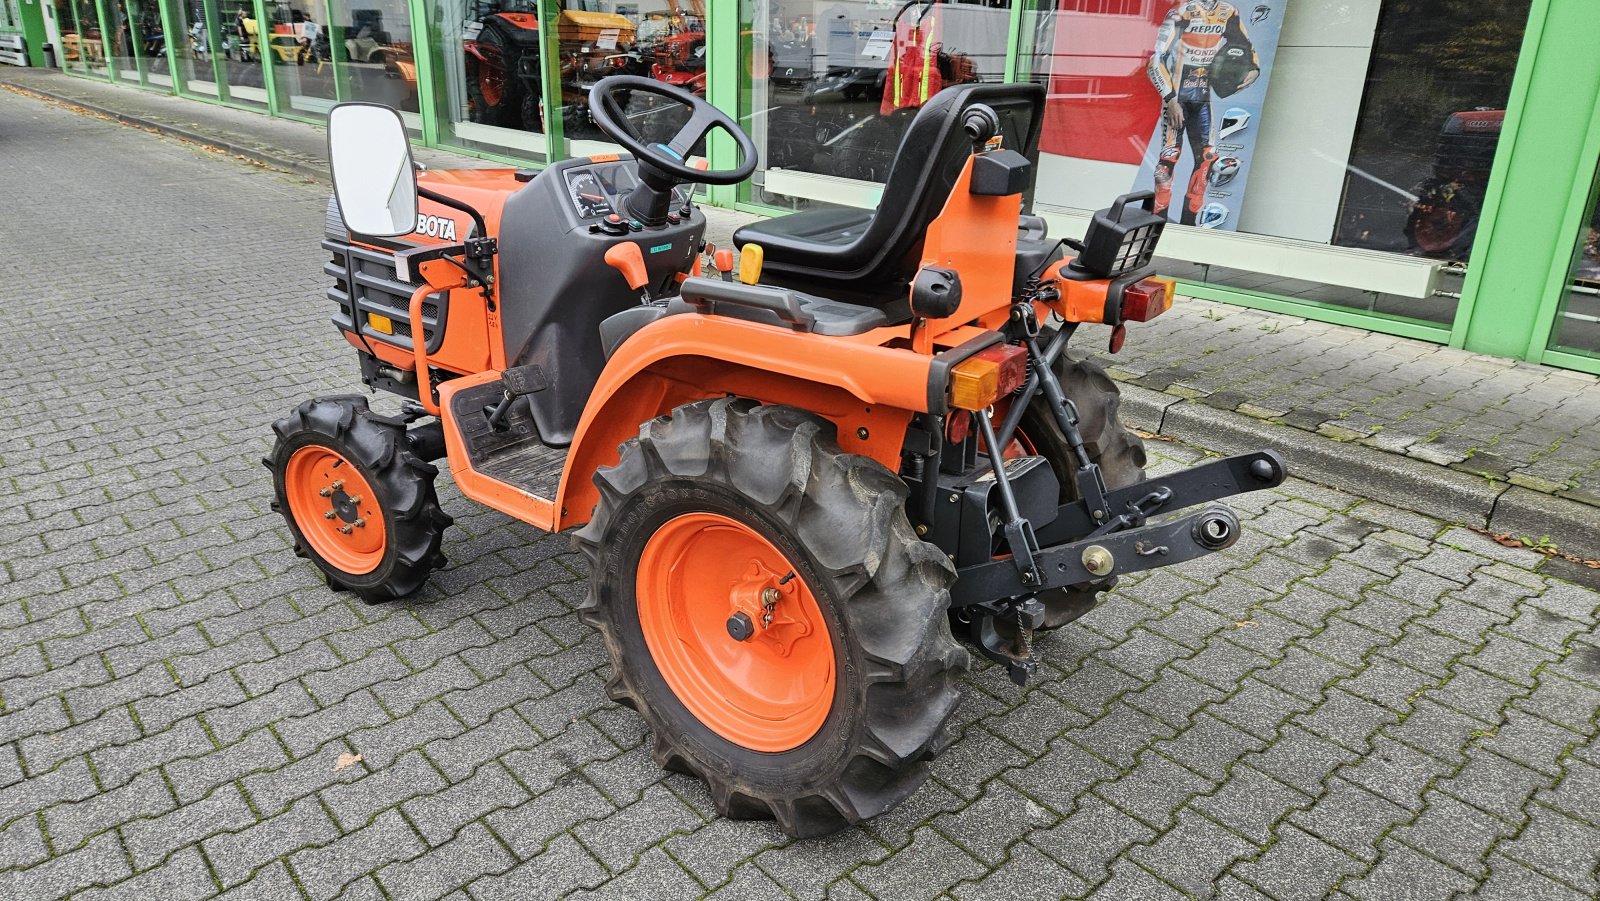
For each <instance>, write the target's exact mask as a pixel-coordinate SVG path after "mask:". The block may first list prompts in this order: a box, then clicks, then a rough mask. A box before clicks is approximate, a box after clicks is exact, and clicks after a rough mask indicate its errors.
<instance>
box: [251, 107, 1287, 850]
mask: <svg viewBox="0 0 1600 901" xmlns="http://www.w3.org/2000/svg"><path fill="white" fill-rule="evenodd" d="M630 93H631V94H639V93H649V94H653V95H656V97H657V99H659V100H660V101H662V102H666V103H672V104H676V105H680V106H681V107H682V108H683V113H684V116H685V121H686V124H685V125H684V126H683V127H682V129H681V130H680V131H678V133H677V134H676V135H675V136H672V137H671V138H670V139H669V140H659V141H657V140H645V139H641V138H639V137H638V136H636V135H635V134H633V133H632V132H631V131H630V130H629V128H628V125H627V122H628V120H627V117H626V116H625V115H624V114H623V108H624V107H623V104H624V102H625V100H624V98H625V97H626V96H628V95H629V94H630ZM590 104H591V108H592V110H593V114H594V117H595V119H596V121H597V122H598V123H599V125H600V126H601V127H602V128H603V129H604V130H605V132H606V133H607V134H608V135H609V136H610V138H611V139H612V140H613V141H615V142H616V143H617V144H619V145H621V146H622V147H623V148H625V149H626V150H627V153H626V154H607V155H601V156H592V157H584V158H578V159H570V160H565V161H562V162H559V163H555V164H552V165H550V166H548V167H546V168H544V169H542V170H539V171H537V172H535V171H530V170H517V171H514V170H510V169H505V170H477V171H437V170H428V171H421V172H419V171H417V170H416V168H415V167H414V165H413V163H412V160H411V156H410V151H409V148H408V145H407V141H406V135H405V129H404V126H403V125H402V123H401V121H400V119H399V116H398V114H396V113H395V112H394V111H393V110H390V109H387V108H385V107H381V106H375V105H370V104H344V105H341V106H339V107H336V108H335V109H334V110H333V112H332V115H331V117H330V119H329V129H328V132H329V137H328V141H329V153H330V157H331V160H332V167H333V178H334V186H335V197H334V199H333V200H332V201H330V205H329V208H328V215H327V222H326V239H325V241H324V242H323V245H322V246H323V247H324V248H325V249H326V250H327V251H328V252H329V255H330V261H329V262H328V263H327V264H326V272H327V274H328V275H329V277H330V278H331V279H332V282H333V287H331V288H330V289H329V290H328V297H329V298H330V299H331V300H332V302H333V304H334V307H335V313H334V320H333V321H334V324H335V325H336V326H337V328H338V329H339V331H340V333H341V334H342V335H343V336H344V338H345V340H346V341H348V342H349V344H350V346H351V347H352V348H353V349H354V350H355V351H356V354H357V358H358V360H359V362H360V366H361V374H362V380H363V382H365V384H366V385H368V386H369V387H370V388H372V389H379V390H383V391H387V392H392V393H394V394H398V395H400V396H401V398H403V401H402V402H401V404H400V407H399V412H397V413H394V414H381V413H379V412H377V411H375V410H373V409H370V408H369V407H368V404H367V401H366V400H365V398H364V397H363V396H360V395H337V396H329V397H321V398H316V399H313V400H308V401H305V402H304V403H302V404H300V406H299V407H297V408H296V409H295V410H293V411H292V412H290V413H289V414H288V415H287V416H285V417H284V418H282V419H280V420H278V421H277V422H276V423H274V425H273V429H274V431H275V432H276V435H277V440H276V444H275V445H274V447H273V449H272V452H271V454H270V455H269V457H268V458H267V460H266V463H267V466H268V467H269V468H270V469H271V471H272V477H273V481H274V489H275V495H276V497H275V506H276V508H277V509H278V510H280V511H281V512H282V514H283V515H284V517H285V518H286V519H287V521H288V525H289V529H290V531H291V533H292V537H293V540H294V545H295V548H296V550H297V551H298V552H299V553H300V554H302V555H303V556H305V557H307V558H309V559H310V560H311V561H312V562H313V563H315V564H316V566H317V567H319V568H320V569H321V570H322V572H323V573H325V574H326V576H327V581H328V584H329V586H330V587H332V588H334V589H339V590H347V591H351V592H354V593H355V594H357V595H359V596H360V597H361V598H362V599H363V600H366V601H369V602H381V601H389V600H392V599H395V598H401V597H404V596H406V595H408V594H410V593H412V592H413V591H415V590H416V589H417V588H418V587H419V586H421V585H422V583H423V581H424V580H425V579H426V578H427V576H428V574H429V572H430V571H431V570H433V569H435V568H437V567H440V566H443V565H444V564H445V558H444V555H443V553H442V552H441V538H442V536H443V534H444V531H445V529H446V527H447V526H449V524H450V522H451V520H450V517H449V516H447V515H446V514H445V513H444V512H443V511H442V510H441V508H440V504H439V501H438V500H437V498H436V495H435V491H434V479H435V476H436V474H437V471H438V470H437V469H436V467H435V465H434V463H435V461H438V460H447V461H448V464H449V470H450V475H451V477H452V478H453V479H454V481H455V484H456V486H457V487H458V488H459V490H460V492H461V494H463V495H464V496H465V497H466V498H467V499H469V500H471V501H475V502H477V503H480V504H484V505H486V506H488V507H492V508H494V509H495V510H499V511H501V512H503V513H504V514H506V515H508V516H511V517H515V518H517V519H520V520H522V521H524V522H527V523H531V524H533V525H534V526H537V527H538V528H540V529H544V530H548V531H550V532H557V531H562V530H568V529H570V530H573V531H572V539H573V541H574V542H575V544H576V546H577V547H578V548H580V549H581V550H582V552H583V553H584V554H585V555H586V556H587V558H588V561H589V566H590V576H589V588H588V595H587V598H586V600H585V601H584V602H583V603H582V606H581V613H582V616H583V618H584V620H585V621H586V622H588V623H589V624H591V625H592V626H593V627H594V628H595V629H597V630H598V631H599V633H600V635H601V637H602V638H603V641H604V646H605V648H606V651H607V652H608V654H609V656H610V663H611V666H610V681H609V683H608V691H609V694H610V696H611V697H612V698H614V699H615V700H617V701H619V702H621V703H623V704H626V705H628V706H630V707H632V708H633V709H635V710H637V711H638V713H639V716H640V717H642V718H643V720H644V721H645V723H646V724H647V725H648V726H649V729H650V731H651V732H652V733H653V736H654V738H653V742H654V744H653V750H654V757H655V759H656V761H657V762H658V763H659V764H660V765H662V766H664V767H667V768H670V769H674V770H677V771H681V772H685V773H691V774H694V775H696V776H698V777H700V778H703V779H704V780H705V781H706V783H707V784H708V785H709V787H710V791H711V795H712V797H713V799H714V801H715V804H716V808H717V810H718V811H720V812H721V813H722V814H723V815H725V816H730V817H740V818H762V817H772V818H776V820H777V822H778V824H779V825H780V826H781V827H782V828H783V829H784V830H785V831H786V832H788V833H789V834H791V835H795V836H807V835H816V834H821V833H826V832H829V831H832V830H836V829H839V828H842V827H844V826H846V825H848V824H852V823H857V822H860V821H862V820H864V819H866V818H868V817H872V816H874V815H876V814H880V813H883V812H884V811H886V810H889V809H890V808H892V807H894V806H895V805H896V804H898V803H899V802H900V801H902V800H904V799H905V798H906V797H907V796H908V795H910V794H911V793H912V792H914V791H915V790H916V789H917V787H918V786H919V785H920V784H921V783H922V782H923V780H924V779H925V777H926V775H927V769H926V762H927V761H928V760H929V759H930V758H931V757H932V756H933V755H935V754H937V753H938V752H939V751H940V749H941V748H942V747H943V746H944V744H945V742H946V739H947V736H946V732H947V729H946V726H947V721H948V720H949V719H950V716H951V714H952V713H953V712H954V711H955V709H956V705H957V702H958V700H959V692H960V676H961V674H962V672H963V671H964V670H965V669H966V667H967V664H968V653H967V651H966V650H965V649H964V647H963V645H962V644H961V643H958V641H957V638H960V639H962V640H964V641H965V642H966V643H967V644H969V645H970V646H972V647H975V648H976V649H977V650H978V651H979V652H980V653H982V654H984V655H985V656H986V657H988V658H990V659H992V660H994V661H997V662H998V663H999V664H1000V665H1002V666H1003V667H1004V668H1005V670H1006V671H1007V672H1008V673H1009V674H1010V676H1011V677H1012V678H1013V679H1014V680H1015V681H1017V682H1018V683H1019V684H1020V683H1022V682H1024V681H1026V679H1027V678H1028V676H1029V674H1030V673H1032V672H1033V671H1034V670H1035V668H1036V667H1037V665H1038V664H1037V660H1036V655H1035V653H1034V641H1035V637H1036V635H1037V634H1038V633H1040V632H1041V631H1043V630H1049V629H1055V628H1059V627H1061V626H1062V625H1064V624H1066V623H1068V622H1070V621H1072V620H1073V619H1075V618H1077V617H1078V616H1081V615H1083V614H1084V613H1086V612H1087V611H1089V610H1090V609H1091V608H1093V607H1094V606H1095V604H1096V603H1097V601H1098V599H1099V598H1100V597H1102V596H1103V594H1104V593H1105V592H1106V590H1107V589H1109V588H1110V587H1111V586H1112V585H1114V584H1115V582H1116V580H1117V577H1118V576H1119V575H1121V574H1123V573H1133V572H1138V571H1142V570H1148V569H1151V568H1154V567H1161V566H1168V565H1171V564H1174V563H1180V562H1183V561H1186V560H1190V559H1192V558H1195V557H1198V556H1201V555H1204V554H1209V553H1212V552H1215V551H1219V550H1222V549H1224V548H1227V547H1229V546H1230V545H1232V544H1233V543H1234V542H1235V541H1236V540H1237V539H1238V537H1239V532H1240V527H1239V522H1238V520H1237V519H1236V518H1235V516H1234V514H1233V513H1232V512H1230V511H1229V510H1228V508H1227V507H1225V506H1221V505H1218V504H1217V503H1215V502H1217V501H1219V500H1220V499H1223V498H1225V497H1228V496H1230V495H1233V494H1236V493H1239V492H1244V491H1252V490H1256V489H1261V488H1268V487H1271V486H1275V485H1278V484H1280V483H1281V482H1282V480H1283V479H1284V477H1285V474H1286V470H1285V465H1284V462H1283V460H1282V458H1281V457H1279V456H1278V455H1277V454H1276V453H1274V452H1272V451H1260V452H1256V453H1249V454H1242V455H1238V456H1233V457H1227V458H1223V459H1215V460H1211V461H1209V462H1206V463H1203V464H1201V465H1198V466H1195V467H1193V468H1191V469H1188V470H1185V471H1181V472H1175V473H1172V474H1170V475H1164V476H1160V477H1154V478H1147V477H1146V475H1145V473H1144V471H1143V467H1144V464H1145V453H1144V448H1143V445H1142V443H1141V442H1140V440H1139V438H1138V437H1137V436H1136V435H1135V434H1133V433H1132V432H1130V431H1129V430H1127V429H1125V428H1124V427H1123V426H1122V425H1121V424H1119V422H1118V421H1117V406H1118V396H1117V390H1116V388H1115V386H1114V385H1113V383H1112V382H1111V381H1110V379H1108V378H1107V377H1106V375H1105V373H1104V372H1103V371H1101V370H1100V369H1099V368H1098V367H1097V366H1095V365H1094V364H1092V363H1089V362H1084V361H1082V360H1079V359H1077V358H1075V357H1073V356H1070V355H1069V354H1068V353H1067V352H1066V347H1067V343H1068V341H1069V340H1070V339H1071V338H1072V337H1073V336H1074V335H1075V334H1078V332H1079V330H1080V329H1084V327H1085V326H1087V325H1090V324H1092V325H1093V327H1094V328H1095V329H1096V330H1097V331H1099V330H1103V331H1101V334H1102V340H1104V336H1105V335H1106V334H1109V335H1110V336H1112V338H1111V340H1112V342H1113V344H1119V343H1120V341H1121V340H1122V336H1123V334H1124V330H1125V328H1126V327H1127V325H1128V324H1130V323H1135V322H1143V321H1145V320H1148V319H1150V318H1151V317H1154V316H1156V315H1159V314H1161V313H1162V312H1163V311H1165V310H1167V309H1168V308H1169V306H1170V304H1171V302H1172V294H1171V291H1172V286H1171V283H1170V282H1167V281H1165V280H1162V279H1158V278H1155V277H1153V276H1152V274H1151V267H1150V261H1151V258H1152V255H1153V254H1154V252H1155V249H1156V242H1157V240H1158V239H1159V237H1160V235H1161V230H1162V227H1163V222H1162V220H1161V219H1160V218H1158V217H1156V216H1154V215H1153V214H1152V213H1151V212H1150V208H1151V201H1152V198H1151V197H1150V195H1148V194H1142V195H1134V196H1129V197H1124V198H1122V199H1121V200H1119V201H1118V202H1117V203H1116V204H1115V205H1114V206H1113V207H1111V208H1110V209H1108V210H1103V211H1101V212H1100V213H1097V214H1096V215H1095V216H1094V217H1093V220H1092V223H1091V225H1090V226H1089V228H1088V231H1087V233H1086V234H1085V235H1084V237H1083V239H1082V240H1074V239H1055V238H1050V237H1047V235H1046V229H1045V223H1044V221H1043V220H1042V219H1040V218H1039V217H1036V216H1033V215H1030V214H1029V213H1028V198H1029V197H1030V196H1031V193H1032V188H1033V177H1034V172H1035V157H1036V155H1037V152H1038V140H1039V127H1040V121H1041V112H1042V109H1043V106H1044V91H1043V89H1042V88H1041V87H1039V86H1037V85H1031V84H1004V85H1000V84H993V85H990V84H972V85H961V86H958V87H954V88H950V89H947V90H945V91H943V92H941V93H939V94H938V95H937V96H935V97H934V98H933V99H931V100H930V101H929V102H928V103H927V104H925V105H924V106H923V107H922V108H921V109H920V110H918V112H917V113H916V116H915V119H914V121H913V122H912V123H911V125H910V128H909V129H908V131H907V133H906V136H905V138H904V140H903V141H902V143H901V144H900V149H899V154H898V156H897V157H896V159H895V162H894V165H893V168H892V171H890V173H889V177H888V184H887V186H886V188H885V190H884V194H883V196H884V198H885V199H884V201H883V203H882V205H881V206H880V207H879V208H878V209H877V210H842V209H825V210H811V211H806V212H800V213H795V214H793V215H790V216H785V217H782V218H777V219H770V220H765V221H761V222H758V223H755V224H751V225H747V226H745V227H744V228H742V229H741V230H740V231H739V232H738V233H737V234H736V236H735V241H736V243H737V244H738V245H740V247H741V252H740V253H739V254H738V265H737V267H736V266H735V253H734V251H733V250H732V249H731V248H723V249H714V248H711V247H709V246H707V245H705V244H704V232H705V226H706V220H705V216H704V214H703V213H702V212H701V210H700V209H699V208H698V207H697V206H696V204H695V203H694V201H693V186H694V185H696V184H713V185H728V184H734V183H737V182H740V181H743V180H744V179H746V178H748V177H749V176H750V175H751V173H752V172H753V170H754V169H755V166H756V147H755V144H754V143H753V142H752V140H751V139H750V137H749V136H748V135H747V134H745V133H744V131H743V130H741V129H740V128H739V126H738V125H737V123H736V122H735V121H734V120H733V119H732V118H730V117H729V116H728V115H727V114H726V113H724V112H722V111H720V110H718V109H716V108H715V107H713V106H711V105H709V104H708V103H707V102H706V101H705V100H704V99H702V98H700V97H698V96H695V95H694V94H691V93H689V92H687V91H685V90H683V89H681V88H679V87H675V86H672V85H666V84H661V83H659V82H655V81H652V80H650V79H645V78H640V77H634V76H616V77H612V78H608V79H605V80H603V81H601V82H599V83H598V84H596V85H595V86H594V88H593V90H592V93H591V95H590ZM716 129H721V130H722V131H724V132H726V133H727V134H728V135H729V136H730V137H731V138H732V143H733V144H735V145H737V150H738V157H739V159H740V162H739V163H738V165H736V166H734V167H733V168H729V169H723V170H709V171H708V170H707V169H706V168H703V167H702V166H700V165H696V163H695V161H693V160H691V159H690V158H689V156H690V152H691V148H694V147H695V146H697V145H698V144H699V143H700V142H701V141H702V140H703V139H705V138H706V137H707V135H708V134H709V133H710V132H712V131H713V130H716ZM736 270H737V271H736ZM1188 508H1197V509H1194V510H1189V509H1188ZM1181 511H1187V512H1181Z"/></svg>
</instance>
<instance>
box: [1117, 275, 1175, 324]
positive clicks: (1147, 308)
mask: <svg viewBox="0 0 1600 901" xmlns="http://www.w3.org/2000/svg"><path fill="white" fill-rule="evenodd" d="M1173 286H1174V283H1173V281H1172V280H1171V279H1166V278H1141V279H1139V280H1138V281H1136V282H1134V283H1133V284H1131V285H1129V286H1128V287H1126V288H1123V289H1122V320H1123V321H1124V322H1149V321H1150V320H1152V319H1154V318H1156V317H1157V316H1160V315H1161V314H1162V313H1165V312H1166V311H1168V310H1170V309H1172V291H1173Z"/></svg>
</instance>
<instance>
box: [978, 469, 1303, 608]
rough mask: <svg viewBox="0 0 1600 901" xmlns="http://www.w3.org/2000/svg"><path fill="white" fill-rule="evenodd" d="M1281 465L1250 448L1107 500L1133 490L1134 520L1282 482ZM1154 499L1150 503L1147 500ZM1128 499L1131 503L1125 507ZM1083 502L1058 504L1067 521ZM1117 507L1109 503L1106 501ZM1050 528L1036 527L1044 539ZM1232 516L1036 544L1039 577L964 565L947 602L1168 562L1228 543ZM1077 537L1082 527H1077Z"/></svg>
mask: <svg viewBox="0 0 1600 901" xmlns="http://www.w3.org/2000/svg"><path fill="white" fill-rule="evenodd" d="M1286 475H1287V467H1286V466H1285V465H1284V463H1283V458H1282V457H1279V456H1278V455H1277V454H1275V453H1273V452H1272V451H1257V452H1255V453H1250V454H1240V455H1237V456H1233V457H1225V458H1223V459H1221V460H1213V461H1211V462H1210V463H1204V464H1201V465H1199V466H1196V467H1194V468H1192V469H1188V470H1183V471H1180V472H1177V473H1174V474H1173V475H1171V476H1167V477H1162V478H1155V479H1151V480H1149V481H1145V482H1140V483H1139V484H1138V485H1136V486H1132V487H1131V488H1127V489H1121V490H1119V491H1116V492H1112V493H1111V495H1110V496H1109V497H1108V500H1110V501H1113V502H1115V501H1118V500H1123V502H1124V503H1130V502H1129V501H1127V500H1125V499H1124V498H1125V497H1127V498H1131V497H1132V496H1134V495H1139V496H1140V499H1139V500H1138V501H1137V502H1133V503H1137V504H1142V505H1144V506H1142V507H1140V508H1139V509H1138V513H1139V521H1140V522H1142V521H1143V518H1144V517H1145V516H1149V515H1155V514H1158V513H1162V512H1166V511H1173V510H1181V509H1183V508H1185V507H1192V506H1196V505H1199V504H1205V503H1211V502H1213V501H1217V500H1220V499H1221V498H1224V497H1228V496H1231V495H1234V494H1240V493H1243V492H1246V491H1256V490H1259V489H1262V488H1272V487H1274V486H1277V485H1280V484H1282V483H1283V480H1284V477H1285V476H1286ZM1153 499H1154V500H1156V501H1157V503H1156V505H1155V507H1156V508H1155V509H1151V508H1150V507H1151V503H1150V502H1151V501H1152V500H1153ZM1131 505H1132V504H1131V503H1130V506H1131ZM1080 506H1082V501H1078V502H1076V503H1074V504H1069V505H1066V506H1064V507H1062V514H1063V516H1062V517H1059V518H1060V519H1064V520H1065V521H1067V522H1072V521H1073V520H1078V521H1087V520H1088V516H1087V513H1086V511H1081V510H1076V509H1073V508H1075V507H1080ZM1112 509H1113V510H1116V506H1114V505H1113V506H1112ZM1052 531H1054V530H1052V529H1045V530H1042V534H1041V535H1040V538H1041V539H1042V540H1045V541H1048V540H1049V539H1050V538H1052V537H1066V536H1052V535H1051V534H1050V533H1051V532H1052ZM1239 533H1240V529H1239V519H1238V517H1237V516H1235V515H1234V513H1233V511H1232V510H1229V509H1228V508H1227V507H1223V506H1220V505H1218V506H1211V507H1208V508H1206V509H1205V510H1202V511H1200V512H1198V513H1193V514H1190V515H1189V516H1185V517H1182V518H1180V519H1174V520H1170V521H1168V522H1163V523H1158V524H1155V525H1142V526H1139V527H1137V528H1131V529H1125V530H1123V531H1115V532H1101V531H1094V532H1091V533H1090V534H1088V535H1087V536H1086V537H1081V538H1077V539H1076V540H1068V541H1065V542H1063V543H1060V544H1053V545H1050V546H1047V547H1043V548H1040V549H1039V550H1037V551H1035V552H1034V554H1033V564H1034V567H1033V568H1034V571H1035V573H1036V574H1037V577H1038V579H1039V581H1038V582H1035V583H1033V584H1028V583H1025V582H1024V580H1023V575H1022V573H1021V571H1019V569H1018V567H1017V566H1016V564H1015V562H1014V561H1012V560H1009V559H1001V560H992V561H988V562H984V563H979V564H976V565H973V566H963V567H961V568H960V569H959V570H958V571H957V572H958V574H959V577H958V578H957V579H956V584H955V585H954V586H952V587H951V589H950V606H951V607H971V606H977V605H986V604H990V603H992V602H994V601H995V600H997V599H1001V598H1014V597H1018V596H1022V595H1030V594H1033V593H1036V592H1039V591H1044V590H1048V589H1051V588H1064V587H1066V586H1069V585H1082V584H1084V583H1089V582H1100V581H1105V580H1106V579H1109V578H1111V577H1113V576H1117V575H1122V574H1125V573H1134V572H1141V571H1143V570H1147V569H1155V568H1157V567H1162V566H1171V565H1172V564H1174V563H1182V562H1184V561H1185V560H1193V559H1194V558H1196V557H1203V556H1205V555H1206V554H1209V553H1211V552H1213V551H1220V550H1222V549H1224V548H1227V547H1231V546H1232V545H1233V544H1234V542H1236V541H1238V540H1239ZM1078 534H1079V535H1082V534H1083V532H1079V533H1078Z"/></svg>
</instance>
